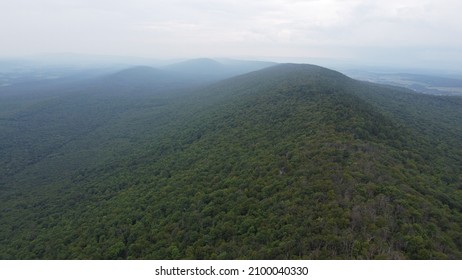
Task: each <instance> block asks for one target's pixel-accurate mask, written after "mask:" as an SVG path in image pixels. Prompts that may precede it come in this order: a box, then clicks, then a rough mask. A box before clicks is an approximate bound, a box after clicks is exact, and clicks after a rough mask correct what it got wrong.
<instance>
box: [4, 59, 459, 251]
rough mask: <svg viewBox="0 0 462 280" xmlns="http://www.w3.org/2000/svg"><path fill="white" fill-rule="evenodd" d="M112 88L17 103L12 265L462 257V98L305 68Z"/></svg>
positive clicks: (8, 239) (11, 104) (7, 196)
mask: <svg viewBox="0 0 462 280" xmlns="http://www.w3.org/2000/svg"><path fill="white" fill-rule="evenodd" d="M142 70H143V69H137V71H142ZM108 89H110V91H108V90H104V86H102V85H101V84H99V85H98V86H95V87H85V90H83V89H82V90H80V89H74V90H73V91H72V92H70V93H67V94H66V95H64V96H61V95H58V96H52V97H41V98H32V97H30V98H22V99H20V100H19V99H18V98H15V97H11V96H10V97H4V98H3V104H4V105H0V131H2V134H3V135H5V136H6V137H2V138H1V139H0V147H1V150H0V154H1V157H0V170H1V171H0V172H1V176H0V177H1V179H0V184H1V185H0V258H2V259H11V258H19V259H37V258H38V259H127V258H128V259H140V258H141V259H239V258H245V259H286V258H288V259H295V258H304V259H306V258H310V259H407V258H410V259H454V258H462V170H461V169H462V141H461V140H462V139H461V136H462V121H461V120H462V99H461V98H457V97H436V96H426V95H421V94H417V93H413V92H410V91H406V90H403V89H398V88H389V87H385V86H378V85H374V84H367V83H363V82H358V81H355V80H352V79H349V78H347V77H346V76H343V75H342V74H340V73H337V72H334V71H331V70H328V69H325V68H321V67H317V66H311V65H291V64H283V65H278V66H274V67H270V68H267V69H264V70H260V71H257V72H253V73H250V74H246V75H242V76H238V77H235V78H231V79H228V80H225V81H222V82H219V83H215V84H213V85H210V86H208V87H203V88H199V89H197V88H196V89H194V90H190V91H185V90H184V89H182V91H181V92H179V91H178V92H174V91H171V90H169V91H168V94H167V93H162V92H161V91H159V90H156V92H155V93H153V94H147V92H148V91H146V88H145V89H144V91H143V94H139V95H137V94H136V92H133V90H130V88H127V87H125V88H118V87H111V86H109V85H108ZM116 91H118V92H116ZM5 104H8V106H7V105H5Z"/></svg>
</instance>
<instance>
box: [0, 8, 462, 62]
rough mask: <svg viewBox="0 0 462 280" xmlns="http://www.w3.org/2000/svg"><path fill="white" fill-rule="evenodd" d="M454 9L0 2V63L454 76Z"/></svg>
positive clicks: (460, 34)
mask: <svg viewBox="0 0 462 280" xmlns="http://www.w3.org/2000/svg"><path fill="white" fill-rule="evenodd" d="M461 12H462V1H461V0H383V1H379V0H377V1H375V0H245V1H240V0H188V1H186V0H151V1H150V0H123V1H122V0H0V36H1V43H0V56H2V57H4V56H11V55H15V56H18V55H29V54H37V53H63V52H70V53H84V54H107V55H129V56H141V57H153V58H174V57H182V58H184V57H204V56H206V57H234V58H276V57H279V58H282V59H285V58H287V60H293V58H330V59H334V60H338V61H345V62H356V63H368V64H374V63H376V64H384V65H404V66H409V67H413V66H419V67H420V66H426V65H428V66H437V67H452V68H457V67H460V65H462V16H461Z"/></svg>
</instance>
